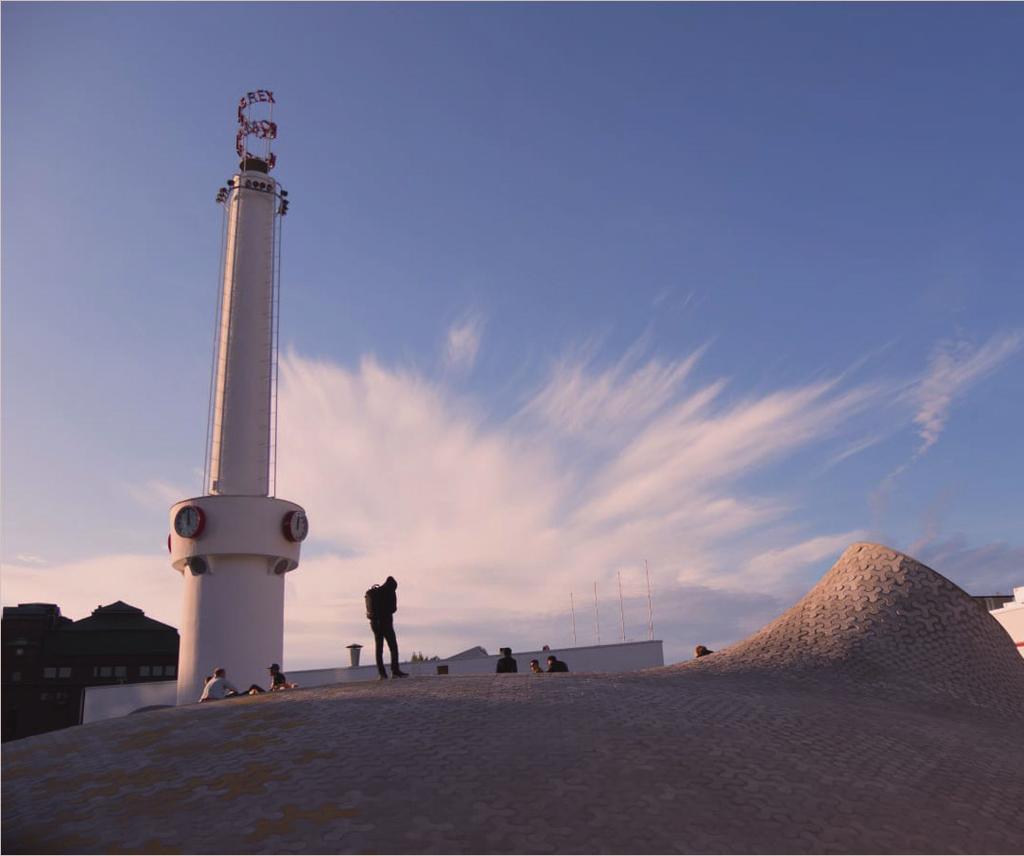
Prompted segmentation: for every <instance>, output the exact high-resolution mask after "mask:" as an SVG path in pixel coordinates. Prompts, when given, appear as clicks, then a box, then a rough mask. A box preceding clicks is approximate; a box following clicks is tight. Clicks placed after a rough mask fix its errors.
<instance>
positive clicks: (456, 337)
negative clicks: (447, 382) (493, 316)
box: [444, 314, 484, 372]
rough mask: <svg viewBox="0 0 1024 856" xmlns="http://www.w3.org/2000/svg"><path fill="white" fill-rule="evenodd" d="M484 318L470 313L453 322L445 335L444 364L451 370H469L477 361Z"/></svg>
mask: <svg viewBox="0 0 1024 856" xmlns="http://www.w3.org/2000/svg"><path fill="white" fill-rule="evenodd" d="M483 329H484V320H483V318H482V317H481V316H480V315H475V314H474V315H468V316H466V317H465V318H463V319H462V320H461V321H458V322H456V323H455V324H452V326H451V327H450V328H449V329H448V335H447V336H446V337H445V347H444V366H445V368H446V369H448V370H449V371H454V372H468V371H470V370H471V369H472V368H473V366H474V365H475V363H476V356H477V353H478V352H479V351H480V339H481V337H482V336H483Z"/></svg>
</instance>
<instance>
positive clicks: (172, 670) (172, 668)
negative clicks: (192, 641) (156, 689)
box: [164, 666, 178, 678]
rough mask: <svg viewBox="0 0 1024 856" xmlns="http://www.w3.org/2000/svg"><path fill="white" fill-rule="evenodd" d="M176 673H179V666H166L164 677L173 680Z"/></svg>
mask: <svg viewBox="0 0 1024 856" xmlns="http://www.w3.org/2000/svg"><path fill="white" fill-rule="evenodd" d="M176 671H178V667H177V666H164V676H165V677H168V678H173V677H174V673H175V672H176Z"/></svg>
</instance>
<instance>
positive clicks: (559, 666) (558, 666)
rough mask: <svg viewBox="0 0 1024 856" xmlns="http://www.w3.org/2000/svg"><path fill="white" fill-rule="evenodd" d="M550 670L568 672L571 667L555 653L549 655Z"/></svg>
mask: <svg viewBox="0 0 1024 856" xmlns="http://www.w3.org/2000/svg"><path fill="white" fill-rule="evenodd" d="M548 671H549V672H568V671H569V667H568V666H567V665H565V663H563V662H562V661H561V660H559V659H558V657H556V656H555V655H554V654H549V655H548Z"/></svg>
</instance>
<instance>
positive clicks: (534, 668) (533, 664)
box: [530, 660, 544, 675]
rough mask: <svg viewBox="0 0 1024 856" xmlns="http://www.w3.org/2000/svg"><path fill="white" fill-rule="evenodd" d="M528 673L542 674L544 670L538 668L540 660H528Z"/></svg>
mask: <svg viewBox="0 0 1024 856" xmlns="http://www.w3.org/2000/svg"><path fill="white" fill-rule="evenodd" d="M530 671H531V672H533V673H534V674H535V675H543V674H544V670H543V669H542V668H541V667H540V660H530Z"/></svg>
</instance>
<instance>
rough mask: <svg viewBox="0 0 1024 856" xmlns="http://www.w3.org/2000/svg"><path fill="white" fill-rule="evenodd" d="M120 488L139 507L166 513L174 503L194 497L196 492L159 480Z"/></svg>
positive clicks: (128, 484) (193, 489)
mask: <svg viewBox="0 0 1024 856" xmlns="http://www.w3.org/2000/svg"><path fill="white" fill-rule="evenodd" d="M122 487H123V489H124V491H125V493H127V494H128V495H129V496H130V497H131V498H132V499H134V500H135V501H136V502H137V503H138V504H139V505H141V506H143V507H144V508H150V509H154V510H160V511H166V510H167V509H168V508H170V507H171V506H172V505H174V503H176V502H179V501H180V500H182V499H186V498H188V497H189V496H195V494H196V492H197V491H196V489H195V488H194V487H193V488H192V489H191V490H189V489H188V488H183V487H181V486H180V485H176V484H171V483H169V482H165V481H161V480H160V479H149V480H148V481H145V482H143V483H142V484H130V483H126V484H123V485H122Z"/></svg>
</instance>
